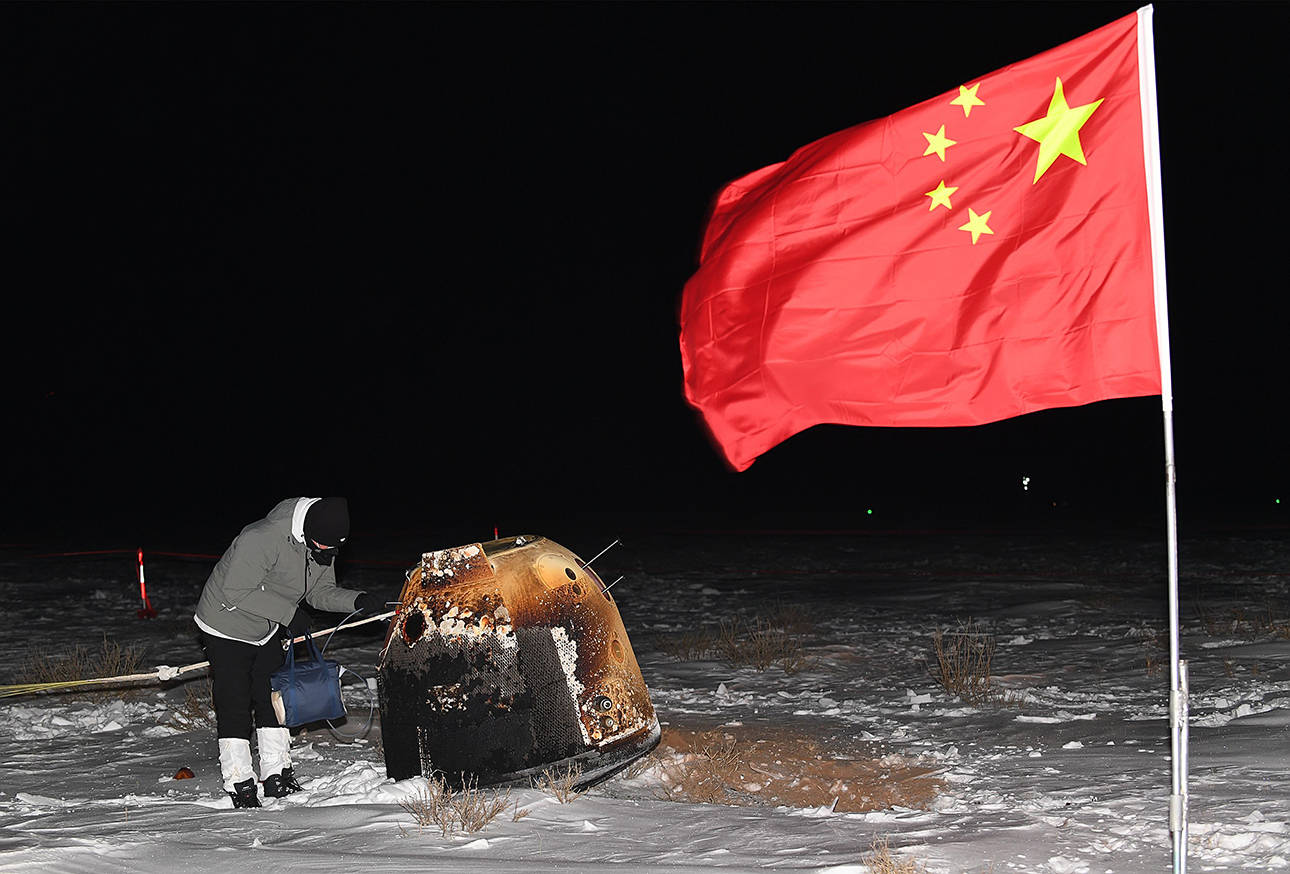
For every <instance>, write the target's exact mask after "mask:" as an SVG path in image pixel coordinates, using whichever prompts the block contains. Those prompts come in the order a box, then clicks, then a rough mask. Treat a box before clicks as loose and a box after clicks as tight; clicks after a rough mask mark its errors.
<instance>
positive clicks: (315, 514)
mask: <svg viewBox="0 0 1290 874" xmlns="http://www.w3.org/2000/svg"><path fill="white" fill-rule="evenodd" d="M304 529H305V530H304V534H305V546H307V547H309V551H310V553H312V554H313V557H314V561H316V562H318V563H319V564H321V565H329V564H331V562H332V559H333V558H334V557H335V555H336V551H337V549H338V548H339V547H340V545H341V544H342V543H344V542H345V538H347V537H349V502H348V501H347V500H345V499H344V498H319V499H318V500H317V501H314V502H313V503H312V504H311V505H310V506H309V509H308V510H307V511H306V512H305V524H304ZM315 542H317V543H321V544H323V545H324V546H330V547H331V549H318V548H317V547H315V546H314V543H315Z"/></svg>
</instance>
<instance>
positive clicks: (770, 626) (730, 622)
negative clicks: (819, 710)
mask: <svg viewBox="0 0 1290 874" xmlns="http://www.w3.org/2000/svg"><path fill="white" fill-rule="evenodd" d="M809 627H810V615H809V614H808V613H807V612H806V611H805V610H804V609H803V608H801V607H797V606H795V605H781V606H779V607H776V608H775V609H774V610H773V611H771V613H770V614H769V615H767V616H759V617H756V618H754V619H751V620H749V619H744V618H738V619H727V620H722V622H721V623H720V625H719V626H718V627H717V628H701V629H697V630H694V631H686V632H684V633H682V634H678V635H673V636H669V637H666V638H663V639H661V640H660V641H659V642H658V648H659V649H660V650H662V651H663V652H664V653H666V654H667V655H669V656H671V657H672V658H674V659H676V660H677V661H682V662H691V661H703V660H707V659H713V660H718V661H723V662H726V663H728V664H731V665H736V666H747V667H751V668H754V669H755V670H758V671H764V670H766V669H767V668H770V667H772V666H775V665H778V666H779V667H780V668H782V669H783V671H784V673H786V674H795V673H797V672H799V671H801V670H803V669H805V668H807V667H809V666H810V664H811V660H810V659H809V658H807V656H806V652H805V648H804V646H803V644H802V635H803V633H804V632H805V631H806V630H808V629H809Z"/></svg>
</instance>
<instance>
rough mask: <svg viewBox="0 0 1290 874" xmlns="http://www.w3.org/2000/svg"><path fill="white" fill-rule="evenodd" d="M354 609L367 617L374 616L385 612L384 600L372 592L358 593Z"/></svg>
mask: <svg viewBox="0 0 1290 874" xmlns="http://www.w3.org/2000/svg"><path fill="white" fill-rule="evenodd" d="M354 609H355V610H358V611H360V612H363V613H366V614H367V615H368V616H375V615H376V614H377V613H384V612H385V599H384V598H382V597H381V596H380V595H376V594H373V593H372V592H359V593H358V597H357V598H355V599H354Z"/></svg>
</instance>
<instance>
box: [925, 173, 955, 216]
mask: <svg viewBox="0 0 1290 874" xmlns="http://www.w3.org/2000/svg"><path fill="white" fill-rule="evenodd" d="M958 190H959V188H958V186H957V185H954V186H948V187H947V186H946V184H945V180H944V179H942V180H941V181H940V184H938V185H937V186H936V187H935V188H933V189H932V190H931V191H929V192H927V193H926V194H924V195H923V197H930V198H931V199H932V203H931V205H930V206H929V207H927V211H928V212H931V211H932V210H934V209H936V207H938V206H943V207H945V208H946V209H954V207H953V206H952V205H951V204H950V195H951V194H953V193H954V192H956V191H958Z"/></svg>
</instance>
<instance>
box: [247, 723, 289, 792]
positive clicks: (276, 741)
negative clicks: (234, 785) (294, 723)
mask: <svg viewBox="0 0 1290 874" xmlns="http://www.w3.org/2000/svg"><path fill="white" fill-rule="evenodd" d="M255 742H256V746H258V747H259V751H260V779H261V780H264V781H265V782H266V783H267V782H268V780H269V778H270V777H275V776H278V775H280V774H281V773H282V772H283V771H285V770H289V769H290V768H291V731H290V730H289V729H286V728H257V729H256V730H255ZM292 782H293V783H294V782H295V781H294V780H293V781H292Z"/></svg>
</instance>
